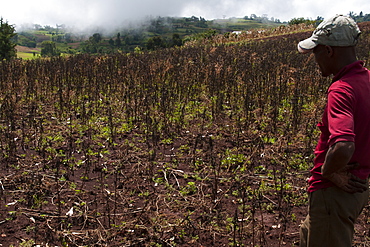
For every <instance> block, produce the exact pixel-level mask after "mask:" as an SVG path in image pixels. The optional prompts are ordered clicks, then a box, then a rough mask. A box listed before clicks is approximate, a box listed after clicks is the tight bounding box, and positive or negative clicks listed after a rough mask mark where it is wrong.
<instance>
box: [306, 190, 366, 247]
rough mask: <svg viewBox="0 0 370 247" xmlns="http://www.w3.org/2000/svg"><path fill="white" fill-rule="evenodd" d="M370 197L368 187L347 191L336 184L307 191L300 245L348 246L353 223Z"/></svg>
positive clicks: (317, 246) (308, 246)
mask: <svg viewBox="0 0 370 247" xmlns="http://www.w3.org/2000/svg"><path fill="white" fill-rule="evenodd" d="M368 200H369V190H367V191H365V192H363V193H355V194H350V193H346V192H344V191H343V190H341V189H339V188H338V187H330V188H327V189H320V190H317V191H314V192H312V193H310V194H309V207H308V215H307V217H306V219H305V221H304V222H303V224H302V225H301V229H300V247H351V246H352V240H353V233H354V223H355V221H356V219H357V217H358V216H359V215H360V213H361V211H362V209H363V208H364V207H365V206H366V205H367V203H368Z"/></svg>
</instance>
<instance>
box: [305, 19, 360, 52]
mask: <svg viewBox="0 0 370 247" xmlns="http://www.w3.org/2000/svg"><path fill="white" fill-rule="evenodd" d="M360 34H361V31H360V29H359V28H358V26H357V24H356V22H355V21H354V20H353V19H352V18H351V17H348V16H344V15H335V16H333V17H331V18H329V19H327V20H324V21H323V22H321V23H320V25H319V26H318V27H317V28H316V29H315V31H314V32H313V34H312V36H311V37H309V38H308V39H305V40H302V41H301V42H299V43H298V51H299V52H300V53H308V52H310V51H311V50H312V49H313V48H315V47H316V46H317V45H329V46H355V45H356V44H357V39H358V37H359V35H360Z"/></svg>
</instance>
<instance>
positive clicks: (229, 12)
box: [0, 0, 370, 30]
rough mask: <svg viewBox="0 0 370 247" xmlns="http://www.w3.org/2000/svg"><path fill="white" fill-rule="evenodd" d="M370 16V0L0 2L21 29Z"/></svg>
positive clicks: (0, 11) (2, 10)
mask: <svg viewBox="0 0 370 247" xmlns="http://www.w3.org/2000/svg"><path fill="white" fill-rule="evenodd" d="M350 11H352V12H354V13H356V14H359V13H360V12H361V11H362V12H363V13H364V14H370V2H369V0H351V1H348V0H336V1H335V4H333V1H325V0H14V1H10V0H0V17H2V18H3V19H4V20H5V21H7V22H8V23H9V24H12V25H15V27H16V29H17V30H18V29H21V27H25V26H27V25H30V24H40V25H42V26H45V25H50V26H56V24H58V25H61V24H65V25H66V26H68V27H71V28H78V29H84V28H89V27H90V28H91V27H97V26H100V27H111V28H116V27H120V26H123V25H125V24H128V23H131V24H133V23H136V22H137V21H140V20H143V19H145V18H148V17H157V16H162V17H167V16H170V17H191V16H196V17H203V18H205V19H206V20H213V19H223V18H231V17H244V16H250V15H251V14H255V15H257V16H263V15H265V16H267V18H269V19H270V18H271V17H274V18H275V19H279V20H280V21H282V22H284V21H289V20H291V19H292V18H300V17H304V18H308V19H316V18H317V16H321V17H324V18H328V17H330V16H332V15H335V14H348V13H349V12H350Z"/></svg>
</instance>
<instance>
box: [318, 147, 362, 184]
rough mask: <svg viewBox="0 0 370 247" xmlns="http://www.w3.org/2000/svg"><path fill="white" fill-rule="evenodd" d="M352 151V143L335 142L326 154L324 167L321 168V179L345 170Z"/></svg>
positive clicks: (353, 149) (353, 148)
mask: <svg viewBox="0 0 370 247" xmlns="http://www.w3.org/2000/svg"><path fill="white" fill-rule="evenodd" d="M354 151H355V144H354V143H353V142H337V143H335V144H334V145H333V146H331V147H330V148H329V150H328V153H327V154H326V158H325V162H324V165H323V166H322V167H321V172H322V175H323V177H330V176H331V175H332V174H333V173H335V172H337V171H340V170H342V169H343V168H345V166H346V165H348V163H349V161H350V160H351V157H352V155H353V153H354Z"/></svg>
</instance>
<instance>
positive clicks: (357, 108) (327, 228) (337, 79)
mask: <svg viewBox="0 0 370 247" xmlns="http://www.w3.org/2000/svg"><path fill="white" fill-rule="evenodd" d="M360 33H361V31H360V30H359V28H358V26H357V24H356V23H355V22H354V20H353V19H351V18H349V17H346V16H342V15H336V16H334V17H332V18H330V19H328V20H325V21H323V22H322V23H321V24H320V25H319V26H318V27H317V28H316V30H315V31H314V32H313V34H312V36H311V37H310V38H308V39H306V40H303V41H301V42H299V44H298V51H299V52H300V53H309V52H313V54H314V56H315V60H316V63H317V64H318V66H319V69H320V71H321V73H322V75H323V76H325V77H326V76H330V75H334V77H333V80H332V84H331V85H330V86H329V88H328V91H327V105H326V107H325V110H324V113H323V117H322V121H321V122H320V123H319V124H318V127H319V129H320V130H321V135H320V139H319V142H318V144H317V146H316V149H315V160H314V168H313V169H312V170H311V177H310V178H309V181H308V184H309V187H308V193H309V207H308V215H307V217H306V219H305V221H304V222H303V223H302V225H301V229H300V246H310V247H314V246H318V247H321V246H322V247H330V246H333V247H341V246H344V247H350V246H352V240H353V233H354V222H355V220H356V219H357V218H358V216H359V214H360V213H361V211H362V209H363V208H364V207H365V206H366V205H367V202H368V199H369V190H368V187H369V186H368V181H367V180H368V177H369V174H370V72H369V71H368V70H367V69H366V68H364V67H363V62H362V61H357V58H356V53H355V45H356V44H357V39H358V37H359V35H360Z"/></svg>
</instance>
